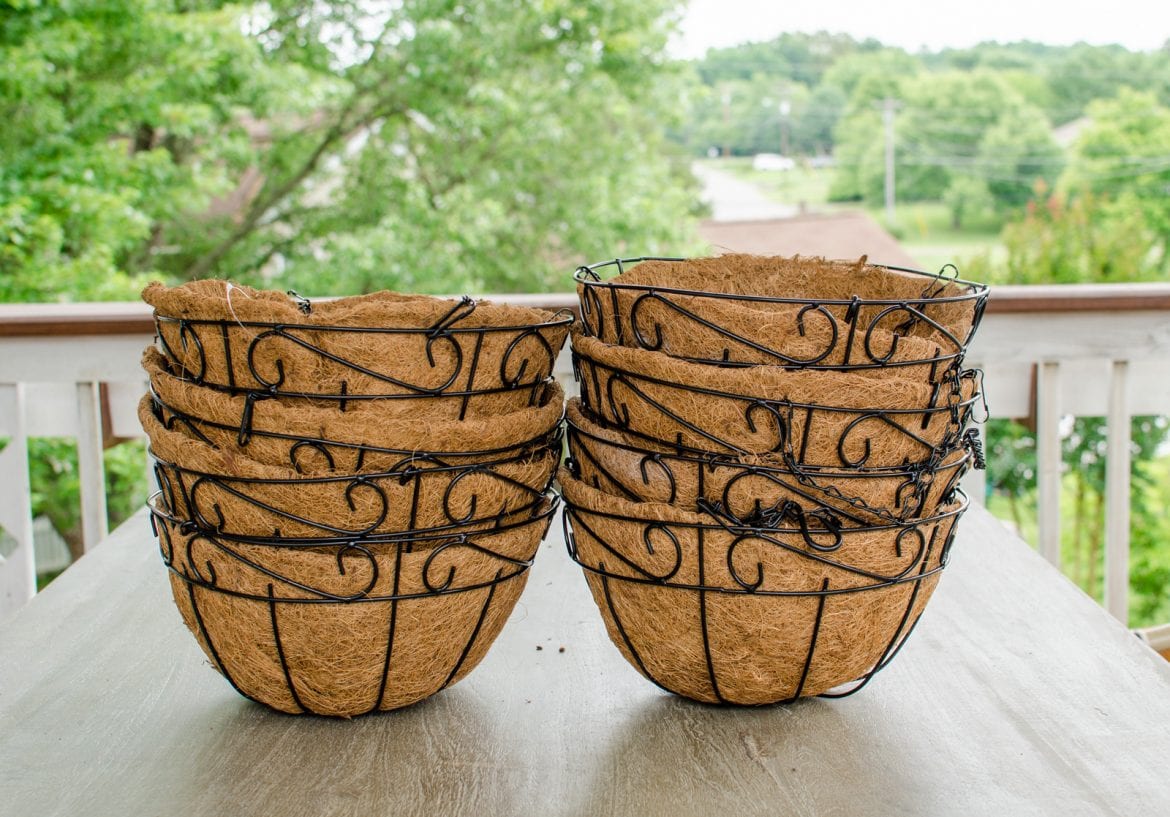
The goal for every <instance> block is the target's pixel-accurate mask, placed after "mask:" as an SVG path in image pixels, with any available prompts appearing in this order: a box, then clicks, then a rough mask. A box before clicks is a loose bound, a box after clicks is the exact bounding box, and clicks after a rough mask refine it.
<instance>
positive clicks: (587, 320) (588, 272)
mask: <svg viewBox="0 0 1170 817" xmlns="http://www.w3.org/2000/svg"><path fill="white" fill-rule="evenodd" d="M686 260H687V259H685V258H671V257H649V256H647V257H642V258H616V259H613V260H610V261H602V262H599V263H596V264H592V265H589V266H581V267H578V268H577V270H576V271H575V272H574V275H573V278H574V280H575V281H576V282H577V283H578V284H579V285H580V286H581V287H582V292H581V298H580V300H581V325H582V327H583V330H584V331H585V333H586V334H588V335H590V336H592V337H597V338H601V337H603V336H604V326H603V325H601V323H600V322H601V321H602V320H603V318H602V311H601V300H600V299H601V298H602V295H601V294H600V291H601V290H606V291H608V294H609V298H610V304H611V308H612V310H613V315H614V319H615V326H614V333H615V335H616V337H617V342H618V345H620V346H631V347H633V348H640V349H646V350H649V351H661V349H662V346H663V343H664V335H663V330H662V326H661V324H659V323H657V322H655V323H654V324H653V330H652V336H648V335H647V334H646V333H645V332H644V331H643V329H642V328H641V327H640V326H639V321H638V315H639V313H640V311H641V310H642V309H643V308H645V305H646V304H648V303H658V304H661V305H662V306H664V307H665V308H667V309H670V310H672V311H674V312H675V313H676V314H677V315H679V316H680V317H682V318H684V319H686V320H688V321H693V322H694V323H696V324H698V325H702V326H704V327H706V328H707V329H710V330H712V331H714V332H716V333H717V334H719V335H721V336H722V337H724V338H725V339H726V340H728V341H731V342H733V343H736V344H740V345H742V346H744V347H747V348H751V349H753V350H755V351H756V352H758V353H760V354H762V355H765V356H769V357H771V358H773V359H774V360H775V361H776V365H780V366H784V367H790V368H801V369H815V370H828V371H849V370H855V369H873V368H883V367H904V366H915V365H923V364H930V365H931V366H932V367H934V368H936V369H937V368H939V367H941V368H944V369H945V368H951V367H956V368H957V367H958V366H960V365H961V361H962V358H963V356H964V354H965V352H966V349H967V346H968V344H969V343H970V340H971V338H972V337H973V336H974V334H975V331H976V330H977V329H978V326H979V323H980V322H981V321H982V317H983V312H984V310H985V309H986V303H987V296H988V288H987V286H986V285H985V284H979V283H976V282H974V281H967V280H964V279H961V278H959V277H958V269H957V268H956V267H955V266H954V265H953V264H947V265H946V266H944V267H943V268H942V269H940V270H939V272H938V273H929V272H925V271H922V270H916V269H910V268H907V267H898V266H893V265H884V264H871V265H870V266H874V267H878V268H880V269H885V270H889V271H892V272H897V273H900V274H909V275H915V276H921V277H922V278H923V279H924V281H925V282H926V288H925V289H924V290H923V294H922V296H921V297H920V298H908V299H906V298H903V299H881V298H862V297H860V296H854V297H853V298H849V299H840V298H800V297H784V296H771V295H742V294H735V293H728V292H709V291H703V290H693V289H684V288H678V287H670V286H659V285H650V284H631V283H624V282H619V281H614V280H605V279H602V277H601V275H600V273H599V270H603V269H605V268H607V267H610V266H614V267H616V268H617V271H618V275H620V274H622V273H623V272H624V271H625V266H626V265H628V264H636V263H638V262H641V261H668V262H683V261H686ZM951 272H953V273H954V274H953V275H952V274H950V273H951ZM950 285H957V286H962V287H966V288H967V290H968V291H967V292H965V293H963V294H960V295H941V294H940V293H941V292H943V291H945V288H946V287H947V286H950ZM932 289H933V292H932ZM619 291H623V292H628V293H632V294H634V295H635V297H634V300H633V301H632V303H631V305H630V308H629V315H628V316H627V317H628V322H629V324H630V326H629V335H630V337H629V338H627V337H626V334H627V333H626V330H625V328H624V326H623V323H622V321H621V310H620V308H619V304H618V296H617V293H618V292H619ZM672 297H685V298H688V299H696V300H698V301H699V302H700V303H701V302H702V301H703V300H710V301H722V302H730V303H740V304H745V305H760V304H780V305H787V306H799V307H801V309H800V311H799V313H798V316H797V325H796V327H795V328H796V330H797V333H798V334H799V335H801V336H803V335H804V334H805V326H804V322H805V320H806V319H817V318H816V317H814V316H819V319H823V320H826V321H828V326H829V328H830V329H831V339H830V342H829V344H828V345H827V346H826V348H825V349H823V350H822V351H821V352H820V353H819V354H817V355H814V356H813V357H811V358H805V359H802V358H796V357H793V356H791V355H787V354H784V353H783V352H782V351H779V350H778V349H775V348H772V347H771V346H766V345H764V344H762V343H760V342H759V341H757V340H752V339H751V338H746V337H744V336H743V335H740V334H739V333H737V332H735V331H733V330H730V329H727V328H726V327H723V326H720V325H719V324H717V323H715V322H714V321H712V320H710V319H708V318H706V317H705V316H703V315H701V314H698V313H696V312H694V311H693V310H691V309H688V308H687V307H685V306H683V305H682V304H679V303H677V302H675V301H673V300H671V298H672ZM966 301H974V308H973V315H972V324H971V328H970V329H969V330H968V332H967V333H966V336H965V337H962V338H960V337H957V336H956V335H955V334H954V333H953V332H952V331H951V330H949V329H948V328H947V327H945V326H943V325H942V324H940V323H939V322H938V321H936V320H934V319H933V318H931V317H930V316H929V315H927V314H926V309H927V308H928V307H930V306H938V305H939V304H950V303H962V302H966ZM830 307H838V308H841V309H844V310H845V313H844V315H843V316H841V318H838V317H837V316H836V315H834V313H833V312H832V311H831V310H830ZM864 307H876V308H878V309H879V313H878V315H876V316H875V317H873V318H871V319H870V320H869V323H868V325H867V326H866V327H864V328H861V329H860V331H863V332H864V333H865V334H864V336H863V349H864V351H865V354H866V356H867V357H868V358H869V360H868V361H863V362H854V363H850V362H848V355H849V354H850V353H851V352H852V350H853V341H854V338H855V337H856V334H857V332H858V331H859V327H858V325H857V324H858V321H857V317H858V315H859V314H860V310H861V309H862V308H864ZM899 314H901V315H902V318H901V321H900V323H898V324H897V325H896V326H895V327H893V328H892V329H891V330H890V331H892V332H893V334H894V338H893V340H892V343H891V346H890V348H889V349H888V350H884V351H875V350H874V348H873V336H874V333H875V332H876V331H877V329H878V327H879V324H880V323H881V322H882V321H885V320H886V319H887V317H889V316H897V315H899ZM594 318H595V319H596V321H598V325H597V326H596V327H595V326H594V325H593V324H592V323H591V319H594ZM839 321H843V322H844V323H845V324H846V326H845V327H844V328H842V327H841V326H840V325H839ZM919 322H921V323H925V324H928V325H929V326H931V327H932V329H933V330H934V331H935V332H937V333H938V335H939V336H940V337H941V338H942V339H945V341H947V342H948V343H949V344H951V345H953V349H947V350H946V351H945V352H944V351H943V349H942V348H939V349H938V350H937V353H936V355H934V356H932V357H930V358H925V359H921V360H905V361H893V360H892V358H893V356H894V354H895V352H896V349H897V339H898V335H899V334H900V333H904V331H905V330H906V329H908V328H910V326H912V325H913V324H916V323H919ZM842 337H844V338H846V346H845V350H846V361H845V362H844V363H841V364H823V365H822V364H821V363H820V361H822V360H824V359H825V358H826V357H828V356H829V355H830V354H831V353H832V352H833V350H834V349H835V348H836V347H837V342H838V340H839V339H840V338H842ZM730 353H731V350H730V349H727V348H725V349H724V352H723V356H721V357H718V358H703V357H687V356H680V357H679V359H681V360H689V361H691V362H694V363H705V364H712V365H719V366H752V365H759V363H753V362H745V361H733V360H731V359H730V356H731V354H730Z"/></svg>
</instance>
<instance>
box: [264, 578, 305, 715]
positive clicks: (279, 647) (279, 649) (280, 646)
mask: <svg viewBox="0 0 1170 817" xmlns="http://www.w3.org/2000/svg"><path fill="white" fill-rule="evenodd" d="M268 615H269V618H270V619H271V621H272V638H273V639H274V641H275V642H276V657H277V658H279V659H280V669H281V671H282V672H283V673H284V682H285V683H286V684H288V691H289V694H290V695H292V699H293V703H295V704H296V705H297V707H298V708H299V709H300V710H301V712H311V711H312V710H310V709H309V708H308V707H306V706H305V705H304V703H303V702H302V701H301V696H300V695H298V694H297V687H296V684H295V683H293V679H292V670H291V668H290V667H289V665H288V659H286V658H285V656H284V643H283V642H282V641H281V640H280V625H279V624H278V622H277V620H276V596H275V593H273V590H272V585H271V584H270V585H268Z"/></svg>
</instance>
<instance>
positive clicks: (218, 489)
mask: <svg viewBox="0 0 1170 817" xmlns="http://www.w3.org/2000/svg"><path fill="white" fill-rule="evenodd" d="M138 418H139V420H140V421H141V423H142V427H143V429H144V430H145V431H146V434H147V436H148V437H149V438H150V449H151V454H152V455H153V457H154V458H155V461H156V467H155V475H156V477H157V478H158V482H159V488H160V490H161V491H162V495H163V499H164V501H165V503H166V507H167V509H168V510H169V511H170V512H171V513H173V514H175V515H176V516H178V517H181V518H184V519H190V520H193V521H194V522H196V523H197V524H198V525H199V526H200V527H202V528H205V529H209V530H216V531H219V532H221V533H224V534H230V535H234V536H252V537H281V536H283V537H303V538H314V537H325V538H332V537H344V536H366V535H392V534H398V533H401V532H403V531H411V530H419V529H431V528H444V527H451V526H457V525H463V524H469V523H474V522H485V523H486V522H491V521H492V520H495V519H498V518H499V517H501V516H503V515H505V514H508V513H516V512H522V511H525V510H532V509H533V508H535V507H538V506H539V504H540V502H541V501H542V500H541V496H542V493H543V492H544V491H545V490H546V489H547V488H548V486H549V484H550V483H551V480H552V475H553V471H554V469H555V468H556V464H557V462H558V460H559V458H560V453H561V452H560V448H559V447H557V448H556V449H544V450H542V451H539V452H537V453H532V454H531V455H527V456H525V457H511V458H504V459H501V460H497V461H490V460H489V461H486V462H480V463H470V464H463V465H455V466H449V465H444V464H442V462H441V461H439V460H437V459H436V458H433V457H425V456H420V457H417V458H409V457H407V458H402V459H401V462H400V464H399V466H398V468H396V469H395V470H393V471H377V472H362V473H357V474H346V473H326V474H321V475H305V474H301V473H298V472H297V471H295V470H293V469H292V468H288V467H281V466H275V465H266V464H264V463H260V462H257V461H255V460H253V459H250V458H249V457H247V456H244V455H243V454H241V453H239V452H238V451H230V450H223V449H216V448H213V447H212V446H210V445H208V444H207V443H205V442H203V441H201V440H198V439H195V438H193V437H189V436H187V435H186V434H184V433H182V430H181V429H182V426H176V427H175V428H174V429H168V428H167V427H166V426H165V425H164V423H163V422H162V421H160V419H159V418H158V417H157V416H156V415H155V413H154V407H153V403H152V400H151V398H150V396H149V395H147V396H144V397H143V399H142V401H141V402H140V403H139V406H138Z"/></svg>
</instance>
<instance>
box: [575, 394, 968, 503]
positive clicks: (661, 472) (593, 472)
mask: <svg viewBox="0 0 1170 817" xmlns="http://www.w3.org/2000/svg"><path fill="white" fill-rule="evenodd" d="M567 419H568V436H569V454H570V456H571V457H572V460H573V462H574V463H575V466H576V469H577V471H578V472H579V475H580V478H581V479H582V480H583V481H584V482H586V483H588V484H589V485H592V486H593V487H594V488H599V489H601V490H602V491H604V492H605V493H607V494H612V495H613V496H619V497H624V498H625V499H629V500H631V501H634V502H663V503H667V504H670V505H675V506H677V507H679V508H682V509H685V510H690V511H697V510H704V509H718V510H719V511H720V512H721V513H722V514H723V515H725V516H726V517H728V518H729V519H733V520H735V521H736V522H738V523H740V524H751V523H760V522H764V521H766V520H774V519H776V518H777V517H785V518H789V519H791V518H792V517H793V516H794V515H796V516H798V515H799V514H806V513H811V512H816V511H818V510H820V509H823V510H824V511H826V512H828V513H830V514H831V515H832V516H833V517H835V518H837V519H839V520H840V521H841V522H842V523H845V524H852V525H860V524H881V523H883V522H891V521H893V522H902V521H905V520H908V519H913V518H918V517H926V516H932V515H934V514H935V513H936V512H937V510H938V508H939V506H940V505H941V504H943V503H946V502H949V501H950V497H951V496H952V494H953V493H954V490H955V487H956V486H957V485H958V483H959V479H960V478H961V477H962V476H963V474H964V473H966V471H967V466H968V464H969V462H970V460H971V455H970V454H969V453H968V452H967V451H966V449H965V448H957V449H955V450H954V451H951V452H949V453H945V454H944V453H942V452H940V454H939V456H938V461H937V462H934V461H927V462H923V463H915V464H912V465H910V466H905V467H898V468H889V469H875V468H870V469H839V468H837V469H835V468H811V467H807V468H800V469H797V470H795V471H794V470H793V469H791V468H790V467H789V466H788V465H787V464H785V462H784V459H783V457H780V456H777V455H772V456H764V455H752V456H744V457H739V458H736V457H731V456H729V455H712V454H696V453H687V452H679V451H672V450H671V449H670V448H669V447H667V446H663V445H661V444H659V443H655V442H653V441H649V440H643V439H640V438H637V437H634V436H633V435H630V434H628V433H626V432H623V431H622V430H620V429H617V428H609V427H606V426H605V425H603V424H600V423H598V422H597V421H595V420H594V419H593V418H591V417H590V416H589V415H588V414H587V413H585V412H584V411H583V410H582V408H581V403H580V400H578V399H577V398H573V399H572V400H570V401H569V405H568V411H567Z"/></svg>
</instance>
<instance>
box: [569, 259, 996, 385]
mask: <svg viewBox="0 0 1170 817" xmlns="http://www.w3.org/2000/svg"><path fill="white" fill-rule="evenodd" d="M611 271H612V272H616V273H617V274H616V276H615V277H613V278H609V279H605V278H603V274H605V273H608V272H611ZM574 278H575V280H576V282H577V292H578V296H579V298H580V302H581V326H582V329H583V331H584V333H585V334H587V335H589V336H591V337H595V338H598V339H600V340H603V341H605V342H606V343H611V344H615V345H618V346H628V347H631V348H638V349H646V350H650V351H661V352H666V353H668V354H670V355H671V356H674V357H678V358H681V359H684V360H691V361H694V362H701V363H708V364H717V365H721V366H728V365H740V366H748V365H757V364H765V365H776V366H785V367H791V368H801V369H814V370H816V369H820V370H839V371H840V370H846V371H847V370H863V369H875V368H898V369H901V370H902V374H903V376H907V377H910V376H913V377H917V378H920V379H928V380H932V381H933V380H934V379H936V378H937V377H939V376H941V375H942V374H943V373H944V372H946V371H947V370H949V369H957V368H958V367H959V365H960V363H961V361H962V357H963V355H964V353H965V351H966V348H967V345H968V344H969V342H970V340H971V337H972V336H973V335H974V333H975V331H976V329H977V328H978V326H979V323H980V321H981V320H982V316H983V312H984V309H985V308H986V303H987V295H988V289H987V287H986V286H985V285H983V284H978V283H975V282H971V281H965V280H962V279H960V278H959V277H958V271H957V269H956V268H955V267H954V266H953V265H947V266H945V267H943V268H942V269H941V270H940V271H939V272H938V273H937V274H932V273H927V272H923V271H920V270H912V269H907V268H903V267H894V266H885V265H877V264H868V263H866V259H865V258H862V259H861V260H860V261H858V262H832V261H825V260H824V259H820V258H800V257H796V258H768V257H758V256H737V255H725V256H720V257H719V258H714V259H690V260H688V259H681V258H653V257H646V258H619V259H614V260H612V261H604V262H601V263H598V264H593V265H590V266H582V267H579V268H578V269H577V271H576V273H575V276H574ZM745 282H746V283H745ZM858 293H861V294H858Z"/></svg>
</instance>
